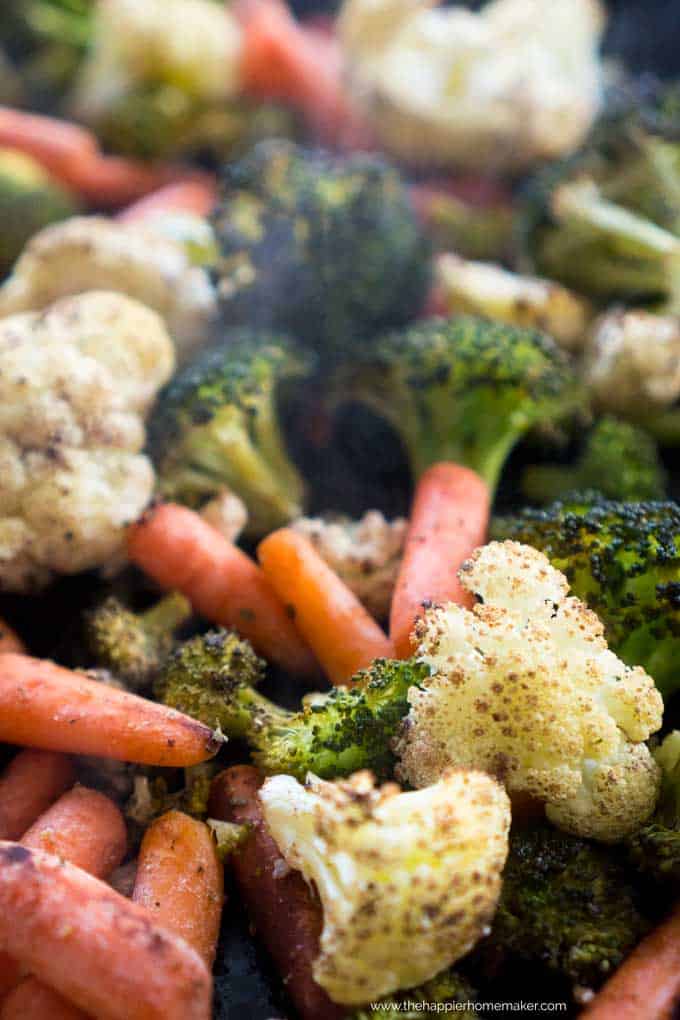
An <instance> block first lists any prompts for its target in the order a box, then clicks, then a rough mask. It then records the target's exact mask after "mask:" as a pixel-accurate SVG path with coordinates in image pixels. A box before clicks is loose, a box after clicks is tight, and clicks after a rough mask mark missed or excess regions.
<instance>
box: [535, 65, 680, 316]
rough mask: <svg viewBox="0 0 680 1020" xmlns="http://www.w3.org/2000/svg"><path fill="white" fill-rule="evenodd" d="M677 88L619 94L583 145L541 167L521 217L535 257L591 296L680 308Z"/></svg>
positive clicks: (546, 271)
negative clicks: (564, 159) (558, 161)
mask: <svg viewBox="0 0 680 1020" xmlns="http://www.w3.org/2000/svg"><path fill="white" fill-rule="evenodd" d="M679 95H680V90H679V89H678V86H677V85H673V84H671V85H668V86H661V85H659V86H657V87H654V88H652V89H651V90H649V89H647V90H646V94H645V95H643V96H641V95H640V94H633V93H630V92H629V94H628V95H624V94H623V93H621V97H622V98H621V97H620V98H619V99H618V100H617V101H616V102H614V103H613V108H612V109H611V111H610V113H609V114H608V115H607V116H605V117H604V118H603V119H602V121H601V123H600V124H599V125H598V126H597V127H596V128H595V130H594V131H593V133H592V135H591V138H590V139H589V141H588V142H587V143H586V145H585V146H584V148H583V149H582V150H581V152H579V153H577V154H576V155H575V156H573V157H571V158H570V159H568V160H566V161H564V162H563V163H561V164H558V165H557V166H553V167H550V168H548V169H547V170H546V171H544V172H542V173H541V174H539V176H538V178H537V179H536V180H535V181H534V183H533V185H531V186H530V188H529V190H528V193H527V196H526V201H525V206H524V215H523V216H521V217H520V218H519V224H520V233H519V243H520V247H521V248H523V250H524V252H525V254H526V255H527V258H528V262H529V264H531V265H532V266H533V267H534V268H536V269H538V271H540V272H542V273H544V274H545V275H547V276H550V277H552V278H554V279H558V280H560V281H562V282H563V283H566V284H568V285H571V286H573V287H575V288H576V289H577V290H581V291H583V292H584V293H586V294H591V295H592V296H593V297H595V298H600V299H604V300H616V299H622V300H625V301H647V302H663V303H664V304H665V306H666V307H667V308H668V309H669V310H673V311H677V309H678V307H679V306H680V132H678V129H677V123H678V117H677V109H678V96H679Z"/></svg>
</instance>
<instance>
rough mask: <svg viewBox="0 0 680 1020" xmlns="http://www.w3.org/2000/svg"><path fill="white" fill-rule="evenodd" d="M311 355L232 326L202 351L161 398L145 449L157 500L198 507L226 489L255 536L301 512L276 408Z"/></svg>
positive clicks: (300, 488)
mask: <svg viewBox="0 0 680 1020" xmlns="http://www.w3.org/2000/svg"><path fill="white" fill-rule="evenodd" d="M311 369H312V359H311V355H308V354H303V353H300V352H299V351H298V350H297V349H296V348H295V347H294V345H293V344H292V343H291V342H290V341H289V340H288V339H287V338H286V337H285V336H283V335H279V334H274V333H269V332H266V331H263V330H259V331H258V330H250V329H236V330H232V331H229V332H227V333H226V334H225V335H224V337H223V338H222V341H221V343H220V344H219V345H218V346H217V347H214V348H210V349H208V350H205V351H202V352H201V353H200V354H199V355H198V357H197V358H196V359H195V360H194V361H192V362H190V363H189V364H187V365H186V366H185V367H184V368H183V369H182V370H181V371H180V372H179V373H178V374H177V375H176V376H175V378H174V379H173V380H172V382H171V383H170V384H169V385H168V386H167V387H166V389H165V391H164V392H163V393H162V394H161V396H160V398H159V401H158V403H157V405H156V409H155V411H154V413H153V415H152V417H151V420H150V422H149V450H150V453H151V456H152V459H153V460H154V463H155V466H156V470H157V473H158V481H159V487H160V491H161V493H162V494H163V496H164V497H166V498H169V499H177V500H179V501H180V502H182V503H186V504H187V505H189V506H193V507H198V506H200V505H201V504H202V503H205V502H208V500H210V499H212V498H213V497H214V496H216V495H217V494H218V493H219V492H220V490H221V489H223V488H225V487H226V488H229V489H231V490H232V491H233V492H235V493H236V495H238V496H240V498H241V499H242V500H243V502H244V503H245V504H246V506H247V508H248V533H249V534H250V535H251V536H259V535H262V534H266V533H267V532H269V531H271V530H273V529H274V528H277V527H279V526H280V525H282V524H285V523H286V522H287V521H288V520H290V519H291V518H293V517H298V516H299V515H300V513H301V508H302V503H303V500H304V483H303V481H302V479H301V477H300V475H299V473H298V471H297V469H296V468H295V466H294V465H293V463H292V462H291V460H290V459H289V457H288V453H287V451H286V449H285V443H284V440H283V437H282V435H281V430H280V425H279V420H278V419H279V404H280V403H283V402H284V401H285V391H286V390H287V387H288V386H290V385H291V384H292V383H293V382H294V381H295V380H296V379H299V378H301V377H303V376H305V375H306V374H307V373H309V372H311Z"/></svg>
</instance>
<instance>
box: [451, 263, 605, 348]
mask: <svg viewBox="0 0 680 1020" xmlns="http://www.w3.org/2000/svg"><path fill="white" fill-rule="evenodd" d="M435 286H437V287H438V288H439V291H440V293H441V298H442V301H443V303H444V306H445V308H446V312H447V314H448V315H455V314H457V313H463V314H471V315H484V316H486V317H487V318H489V319H497V320H498V321H499V322H509V323H510V324H512V325H515V326H528V327H533V328H534V329H540V330H542V331H543V332H544V333H549V334H550V336H552V337H553V338H554V339H555V340H556V341H557V343H558V344H560V346H561V347H564V348H566V349H567V350H577V349H579V348H580V347H582V346H583V344H584V343H585V340H586V336H587V329H588V325H589V322H590V318H591V310H590V306H589V304H588V302H587V301H585V300H584V299H583V298H581V297H579V296H578V295H576V294H574V292H573V291H571V290H568V288H567V287H563V286H562V284H560V283H555V282H554V281H553V280H544V279H541V278H540V277H537V276H520V275H519V274H517V273H511V272H510V271H509V270H507V269H503V268H502V266H497V265H494V264H493V263H492V262H473V261H471V260H470V259H463V258H460V257H459V256H458V255H453V254H444V255H440V256H439V257H438V258H437V260H436V262H435Z"/></svg>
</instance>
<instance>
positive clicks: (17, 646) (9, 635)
mask: <svg viewBox="0 0 680 1020" xmlns="http://www.w3.org/2000/svg"><path fill="white" fill-rule="evenodd" d="M25 651H26V648H25V646H24V643H23V641H22V640H21V638H20V637H19V635H18V634H15V632H14V631H13V630H12V628H11V627H10V626H9V624H8V623H5V621H4V620H0V655H2V653H3V652H25Z"/></svg>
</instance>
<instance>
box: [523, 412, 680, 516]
mask: <svg viewBox="0 0 680 1020" xmlns="http://www.w3.org/2000/svg"><path fill="white" fill-rule="evenodd" d="M666 485H667V478H666V472H665V470H664V467H663V464H662V463H661V459H660V457H659V452H658V450H657V446H656V443H655V442H654V440H653V439H652V437H651V436H650V435H649V433H648V432H646V431H645V430H644V429H642V428H638V427H637V426H635V425H631V424H629V423H628V422H623V421H619V420H618V419H616V418H610V417H604V418H600V420H599V421H598V422H596V424H595V425H594V426H593V428H592V429H591V431H590V432H589V433H588V435H587V436H586V439H585V442H584V444H583V447H582V450H581V454H580V456H579V457H578V459H577V460H576V463H574V464H569V465H557V464H539V465H535V466H533V467H529V468H527V470H526V472H525V474H524V477H523V479H522V489H523V491H524V494H525V495H526V496H527V497H528V498H529V499H530V500H532V501H533V502H535V503H552V502H554V501H555V500H557V499H563V498H564V497H565V496H567V495H568V494H569V493H575V492H583V491H585V490H591V491H595V492H598V491H599V492H600V493H601V494H602V496H604V497H606V498H607V499H616V500H620V501H622V502H642V501H644V500H655V499H656V500H660V499H663V498H664V497H665V495H666Z"/></svg>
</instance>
